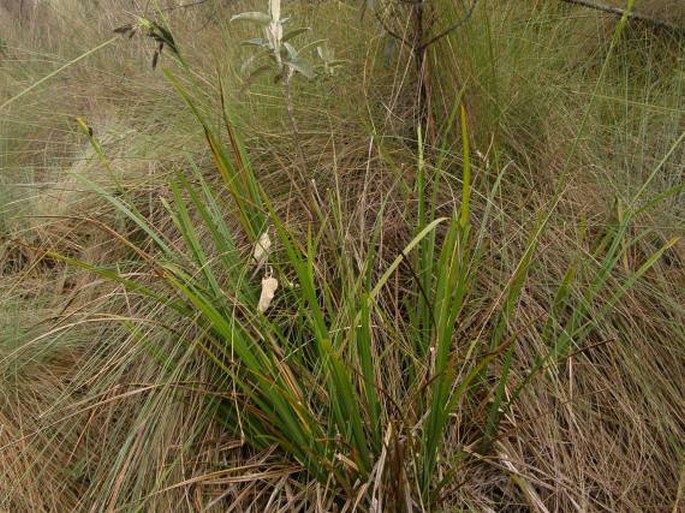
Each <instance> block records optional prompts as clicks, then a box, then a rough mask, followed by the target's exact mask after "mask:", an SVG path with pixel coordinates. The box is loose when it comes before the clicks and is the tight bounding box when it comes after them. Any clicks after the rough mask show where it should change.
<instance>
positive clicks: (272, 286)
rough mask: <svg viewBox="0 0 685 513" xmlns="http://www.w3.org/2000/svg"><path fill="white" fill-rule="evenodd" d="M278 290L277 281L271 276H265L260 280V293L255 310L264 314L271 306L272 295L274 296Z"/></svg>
mask: <svg viewBox="0 0 685 513" xmlns="http://www.w3.org/2000/svg"><path fill="white" fill-rule="evenodd" d="M277 288H278V280H277V279H276V278H274V277H273V276H265V277H264V278H262V293H261V295H260V296H259V303H258V304H257V310H259V311H260V312H262V313H264V312H266V310H267V309H268V308H269V305H271V301H273V298H274V295H275V294H276V289H277Z"/></svg>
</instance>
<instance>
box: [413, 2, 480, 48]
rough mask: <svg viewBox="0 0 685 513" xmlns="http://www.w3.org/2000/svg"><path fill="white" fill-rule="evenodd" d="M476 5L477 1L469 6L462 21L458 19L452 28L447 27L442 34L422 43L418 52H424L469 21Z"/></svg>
mask: <svg viewBox="0 0 685 513" xmlns="http://www.w3.org/2000/svg"><path fill="white" fill-rule="evenodd" d="M477 3H478V0H473V3H472V4H471V7H469V11H468V12H467V13H466V15H465V16H464V17H463V18H462V19H460V20H459V21H458V22H457V23H455V24H454V25H452V26H450V27H447V28H446V29H445V30H443V31H442V32H440V33H439V34H438V35H436V36H433V37H432V38H430V39H429V40H428V41H426V42H425V43H423V44H422V45H421V47H420V48H419V49H420V50H425V49H426V48H428V47H429V46H430V45H432V44H434V43H437V42H438V41H439V40H440V39H442V38H443V37H445V36H447V35H449V34H451V33H452V32H454V31H455V30H457V29H458V28H459V27H461V26H462V25H463V24H465V23H466V22H467V21H469V20H470V19H471V16H473V12H474V11H475V10H476V4H477Z"/></svg>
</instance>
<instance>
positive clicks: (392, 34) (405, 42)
mask: <svg viewBox="0 0 685 513" xmlns="http://www.w3.org/2000/svg"><path fill="white" fill-rule="evenodd" d="M373 13H374V15H375V16H376V20H378V23H380V24H381V27H383V30H385V32H386V33H387V34H388V35H389V36H392V37H394V38H395V39H397V40H398V41H400V42H401V43H402V44H404V45H405V46H407V47H408V48H414V45H413V44H411V43H410V42H409V41H407V40H406V39H405V38H403V37H402V36H400V35H399V34H397V33H395V32H394V31H393V30H392V29H391V28H390V27H388V25H387V24H386V23H385V20H384V19H383V16H381V14H380V13H379V12H378V9H374V10H373Z"/></svg>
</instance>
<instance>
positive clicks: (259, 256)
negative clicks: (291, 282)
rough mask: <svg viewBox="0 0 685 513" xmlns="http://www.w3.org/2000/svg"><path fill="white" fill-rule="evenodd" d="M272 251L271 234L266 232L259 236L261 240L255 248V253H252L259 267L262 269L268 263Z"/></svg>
mask: <svg viewBox="0 0 685 513" xmlns="http://www.w3.org/2000/svg"><path fill="white" fill-rule="evenodd" d="M270 250H271V238H270V237H269V232H264V233H262V234H261V235H260V236H259V239H258V240H257V242H256V243H255V246H254V252H253V253H252V258H253V259H254V261H255V263H256V264H257V267H261V266H263V265H264V264H265V263H266V260H267V258H269V251H270Z"/></svg>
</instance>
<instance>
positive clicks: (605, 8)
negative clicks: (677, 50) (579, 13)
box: [561, 0, 685, 33]
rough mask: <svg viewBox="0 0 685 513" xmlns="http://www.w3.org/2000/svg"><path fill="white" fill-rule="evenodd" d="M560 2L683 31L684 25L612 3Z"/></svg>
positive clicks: (580, 0)
mask: <svg viewBox="0 0 685 513" xmlns="http://www.w3.org/2000/svg"><path fill="white" fill-rule="evenodd" d="M561 1H562V2H566V3H567V4H575V5H581V6H583V7H587V8H589V9H594V10H596V11H602V12H607V13H610V14H615V15H616V16H623V15H626V14H627V16H628V19H630V20H639V21H643V22H645V23H648V24H650V25H653V26H655V27H658V28H661V29H666V30H669V31H671V32H676V33H678V32H681V33H682V32H685V27H679V26H677V25H673V24H671V23H668V22H666V21H662V20H657V19H656V18H652V17H650V16H647V15H645V14H640V13H638V12H633V11H631V12H628V11H627V10H626V9H622V8H620V7H614V6H612V5H606V4H603V3H599V2H594V1H591V0H561Z"/></svg>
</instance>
